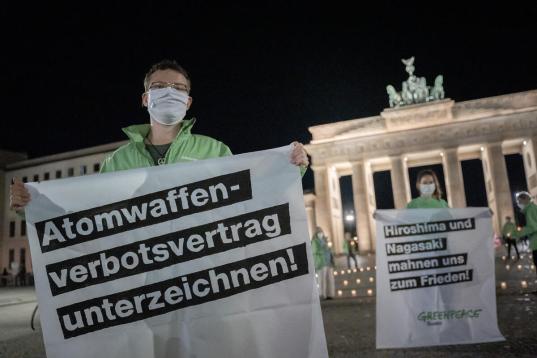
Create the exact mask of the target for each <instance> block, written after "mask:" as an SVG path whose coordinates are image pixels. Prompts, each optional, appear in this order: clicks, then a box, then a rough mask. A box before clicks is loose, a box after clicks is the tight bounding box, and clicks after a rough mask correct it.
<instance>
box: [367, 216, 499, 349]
mask: <svg viewBox="0 0 537 358" xmlns="http://www.w3.org/2000/svg"><path fill="white" fill-rule="evenodd" d="M375 217H376V222H377V257H376V258H377V334H376V341H377V348H402V347H420V346H435V345H447V344H465V343H480V342H495V341H502V340H504V338H503V336H502V335H501V333H500V331H499V329H498V322H497V317H496V285H495V271H494V245H493V241H494V240H493V232H492V222H491V219H490V211H489V209H488V208H466V209H407V210H379V211H377V212H376V216H375Z"/></svg>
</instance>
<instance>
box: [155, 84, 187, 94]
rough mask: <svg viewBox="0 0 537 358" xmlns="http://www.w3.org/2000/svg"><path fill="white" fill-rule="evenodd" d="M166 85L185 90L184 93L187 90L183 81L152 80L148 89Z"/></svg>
mask: <svg viewBox="0 0 537 358" xmlns="http://www.w3.org/2000/svg"><path fill="white" fill-rule="evenodd" d="M166 87H171V88H173V89H175V90H177V91H179V92H186V93H188V92H189V89H188V87H187V85H185V84H183V83H172V82H153V83H151V85H149V89H150V90H154V89H161V88H166Z"/></svg>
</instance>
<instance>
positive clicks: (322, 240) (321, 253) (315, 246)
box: [311, 226, 335, 299]
mask: <svg viewBox="0 0 537 358" xmlns="http://www.w3.org/2000/svg"><path fill="white" fill-rule="evenodd" d="M311 251H312V254H313V264H314V266H315V273H316V276H317V284H318V287H319V296H320V298H322V299H332V298H333V297H334V296H335V284H334V270H333V258H332V251H331V250H330V247H328V238H327V237H326V235H325V234H324V232H323V229H321V228H320V227H319V226H317V228H316V229H315V233H314V234H313V237H312V238H311Z"/></svg>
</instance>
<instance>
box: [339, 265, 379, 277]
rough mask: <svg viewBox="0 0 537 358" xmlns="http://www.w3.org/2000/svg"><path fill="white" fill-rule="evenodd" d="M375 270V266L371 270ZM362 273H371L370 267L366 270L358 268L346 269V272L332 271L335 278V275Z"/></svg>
mask: <svg viewBox="0 0 537 358" xmlns="http://www.w3.org/2000/svg"><path fill="white" fill-rule="evenodd" d="M376 269H377V266H374V267H373V270H376ZM358 271H360V272H364V271H371V266H367V267H366V268H363V267H360V268H359V269H352V270H351V269H347V270H341V271H339V272H338V271H337V270H334V276H337V275H344V274H345V273H348V274H350V273H353V272H354V273H356V272H358Z"/></svg>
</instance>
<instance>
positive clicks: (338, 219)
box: [313, 166, 343, 254]
mask: <svg viewBox="0 0 537 358" xmlns="http://www.w3.org/2000/svg"><path fill="white" fill-rule="evenodd" d="M313 172H314V179H315V196H316V200H315V219H316V220H315V221H316V222H317V226H320V227H321V228H322V229H323V231H324V233H325V234H326V235H327V236H328V239H329V240H330V241H331V242H332V250H333V251H334V252H335V253H336V254H340V253H342V252H343V210H342V207H341V191H340V187H339V175H338V173H337V170H336V168H334V167H333V166H328V167H313Z"/></svg>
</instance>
